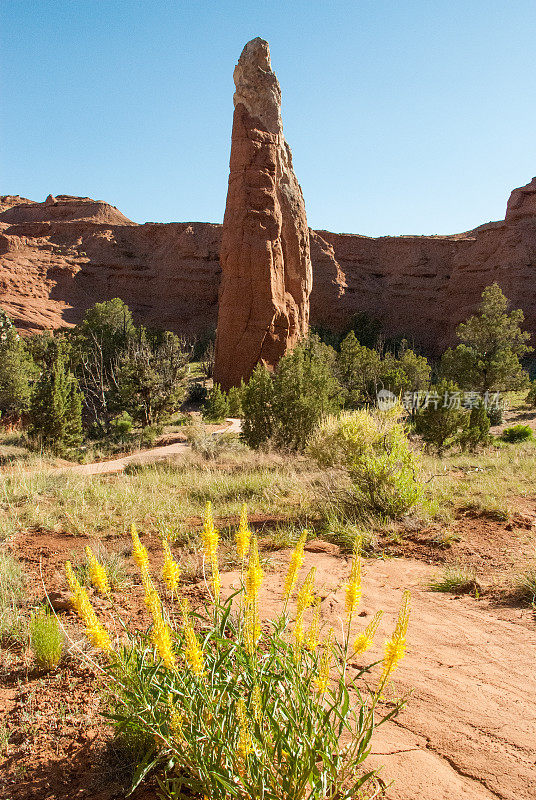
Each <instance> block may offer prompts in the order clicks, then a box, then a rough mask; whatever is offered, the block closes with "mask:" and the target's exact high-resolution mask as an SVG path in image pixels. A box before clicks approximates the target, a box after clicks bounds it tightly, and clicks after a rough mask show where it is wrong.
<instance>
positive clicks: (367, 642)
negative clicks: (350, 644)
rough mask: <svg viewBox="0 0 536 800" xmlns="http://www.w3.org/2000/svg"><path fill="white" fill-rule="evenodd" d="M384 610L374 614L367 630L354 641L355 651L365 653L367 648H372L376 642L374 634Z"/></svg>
mask: <svg viewBox="0 0 536 800" xmlns="http://www.w3.org/2000/svg"><path fill="white" fill-rule="evenodd" d="M382 615H383V611H378V612H377V614H376V615H375V616H374V619H373V620H372V622H370V623H369V624H368V625H367V627H366V628H365V630H364V631H363V632H362V633H360V634H359V636H358V637H357V638H356V640H355V642H354V653H356V655H358V654H359V653H365V652H366V651H367V650H370V648H371V647H372V645H373V644H374V634H375V633H376V631H377V629H378V625H379V624H380V620H381V618H382Z"/></svg>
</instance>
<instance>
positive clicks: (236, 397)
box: [227, 381, 244, 418]
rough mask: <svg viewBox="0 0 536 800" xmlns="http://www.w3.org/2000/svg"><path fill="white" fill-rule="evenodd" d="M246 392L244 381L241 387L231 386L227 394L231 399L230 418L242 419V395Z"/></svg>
mask: <svg viewBox="0 0 536 800" xmlns="http://www.w3.org/2000/svg"><path fill="white" fill-rule="evenodd" d="M243 391H244V382H243V381H242V383H241V385H240V386H231V388H230V389H229V391H228V392H227V397H228V399H229V416H230V417H235V418H236V417H241V416H242V414H243V409H242V393H243Z"/></svg>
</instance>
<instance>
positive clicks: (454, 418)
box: [415, 380, 467, 455]
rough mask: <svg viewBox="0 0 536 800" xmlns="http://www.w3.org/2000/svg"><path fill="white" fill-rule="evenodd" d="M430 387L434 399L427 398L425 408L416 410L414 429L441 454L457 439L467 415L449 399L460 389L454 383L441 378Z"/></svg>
mask: <svg viewBox="0 0 536 800" xmlns="http://www.w3.org/2000/svg"><path fill="white" fill-rule="evenodd" d="M432 388H433V389H434V391H435V395H436V399H434V400H433V401H430V399H429V402H428V405H427V406H426V408H422V409H420V410H419V411H418V412H417V414H416V416H415V431H416V432H417V433H418V434H419V435H420V436H421V437H422V439H423V441H424V442H425V443H426V444H427V445H428V447H430V448H434V449H435V450H436V451H437V453H438V454H439V455H441V454H442V453H443V452H444V451H445V450H446V449H447V448H448V447H452V446H453V445H454V444H455V443H456V442H457V441H458V438H459V435H460V433H461V431H462V430H463V427H464V423H465V418H466V416H467V415H466V413H465V412H464V411H463V410H462V409H461V408H460V407H459V406H457V405H455V404H451V403H450V401H449V398H452V397H453V396H456V394H457V395H458V396H459V391H460V390H459V388H458V386H456V384H455V383H453V382H452V381H445V380H443V381H440V383H438V384H437V386H434V387H432Z"/></svg>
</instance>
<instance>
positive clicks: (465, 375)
mask: <svg viewBox="0 0 536 800" xmlns="http://www.w3.org/2000/svg"><path fill="white" fill-rule="evenodd" d="M508 306H509V303H508V300H507V298H506V297H505V296H504V294H503V293H502V291H501V288H500V286H499V285H498V284H497V283H494V284H493V285H492V286H488V287H487V288H486V289H484V291H483V292H482V301H481V303H480V306H479V308H478V313H477V314H475V315H473V316H472V317H470V318H469V319H468V320H467V322H462V323H461V324H460V325H458V328H457V330H456V335H457V337H458V339H459V340H460V344H459V345H458V346H457V347H456V348H454V349H452V348H451V349H449V350H447V351H446V352H445V353H444V354H443V357H442V359H441V374H442V376H443V377H444V378H448V379H451V380H455V381H456V382H457V383H458V384H459V385H460V386H461V387H462V389H474V390H476V391H480V392H487V391H492V390H501V391H506V390H516V389H522V388H524V387H525V386H526V385H527V381H528V376H527V373H526V372H525V370H524V369H523V367H522V365H521V361H520V359H521V358H522V357H523V356H524V355H526V354H527V353H529V352H531V350H532V349H533V348H532V347H530V346H529V345H528V344H527V343H528V341H529V340H530V333H527V332H525V331H523V330H522V329H521V324H522V323H523V320H524V315H523V312H522V311H521V310H515V311H511V312H509V311H508Z"/></svg>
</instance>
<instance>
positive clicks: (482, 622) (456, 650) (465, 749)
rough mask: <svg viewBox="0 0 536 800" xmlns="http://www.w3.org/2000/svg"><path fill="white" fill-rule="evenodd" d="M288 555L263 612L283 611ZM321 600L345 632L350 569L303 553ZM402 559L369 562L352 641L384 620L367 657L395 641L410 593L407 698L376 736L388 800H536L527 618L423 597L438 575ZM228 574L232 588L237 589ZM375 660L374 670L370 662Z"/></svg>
mask: <svg viewBox="0 0 536 800" xmlns="http://www.w3.org/2000/svg"><path fill="white" fill-rule="evenodd" d="M286 560H288V553H285V554H283V553H280V554H276V555H275V556H274V558H273V562H274V566H275V567H276V569H277V573H274V572H267V574H266V581H265V587H264V589H263V592H264V594H263V596H262V597H261V603H260V607H261V609H262V612H263V613H264V614H266V615H267V616H270V613H271V612H270V609H271V608H273V607H278V599H279V597H280V596H281V588H282V581H283V579H284V575H285V571H286V564H285V563H284V562H285V561H286ZM313 564H314V565H316V566H317V575H318V578H319V580H318V582H319V584H320V585H323V586H324V592H323V594H327V598H326V600H325V601H324V602H323V608H324V607H325V616H326V617H327V620H328V621H329V622H330V623H331V624H333V625H334V627H335V628H336V629H339V630H340V623H339V620H340V619H341V617H342V616H343V614H344V591H343V590H342V589H341V583H342V582H343V581H344V580H345V579H346V578H347V575H348V571H349V570H348V563H347V562H346V560H345V559H342V558H340V557H335V556H331V555H328V554H324V553H321V554H320V553H314V554H313V553H307V558H306V566H307V567H310V566H312V565H313ZM433 571H434V570H433V568H432V567H430V566H429V565H427V564H423V563H421V562H417V561H410V560H406V559H393V560H389V561H380V560H374V561H369V562H367V565H366V570H365V577H364V595H363V600H362V604H361V609H362V610H365V611H366V612H367V616H366V617H364V618H358V619H357V621H356V625H355V628H356V631H358V630H359V629H360V627H361V626H363V625H365V624H366V623H367V622H368V621H369V620H370V618H371V615H372V614H373V613H374V612H375V611H376V610H378V609H380V608H383V609H384V611H385V614H384V617H383V620H382V626H381V628H380V631H379V636H378V638H377V643H378V644H377V647H376V649H375V650H374V651H373V653H372V655H373V656H374V655H376V654H377V653H381V644H382V642H383V640H384V638H385V636H386V635H387V633H388V632H389V631H390V630H392V628H393V625H394V620H395V619H396V614H397V610H398V604H399V602H400V597H401V593H402V590H403V589H404V588H410V589H411V591H412V617H411V623H410V628H409V633H408V642H409V647H408V652H407V656H406V658H405V660H404V661H403V662H402V664H401V665H400V668H399V670H398V671H397V673H395V679H394V682H393V687H394V689H395V690H396V693H397V695H401V694H404V693H405V692H406V691H408V690H410V689H411V690H413V695H412V697H411V698H410V700H409V703H408V705H407V707H406V709H405V710H404V711H402V712H401V714H400V715H399V716H398V718H397V720H396V721H393V722H389V723H386V724H385V725H384V726H382V727H380V728H379V729H378V731H377V733H376V734H375V737H374V739H373V742H374V743H373V748H372V753H373V755H372V756H371V759H370V760H371V763H372V764H373V765H374V766H379V765H384V768H383V770H382V773H381V774H382V776H383V778H384V780H386V781H390V780H394V781H395V783H394V784H393V785H392V786H391V787H390V788H389V790H388V797H389V798H390V800H492V799H493V798H501V800H534V798H535V797H536V767H535V764H536V629H533V628H532V629H531V620H530V612H524V611H520V610H519V609H494V608H492V607H491V606H489V605H488V604H487V603H486V602H485V601H476V600H474V599H472V598H468V597H464V598H459V599H455V598H454V597H453V596H452V595H441V594H435V593H432V592H428V591H426V590H425V589H423V588H422V585H423V582H424V581H425V580H426V579H427V578H428V577H429V576H430V574H431V573H432V572H433ZM236 579H237V576H236V574H233V573H230V575H229V577H227V581H229V580H230V581H236ZM370 660H373V658H371V659H370Z"/></svg>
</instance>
